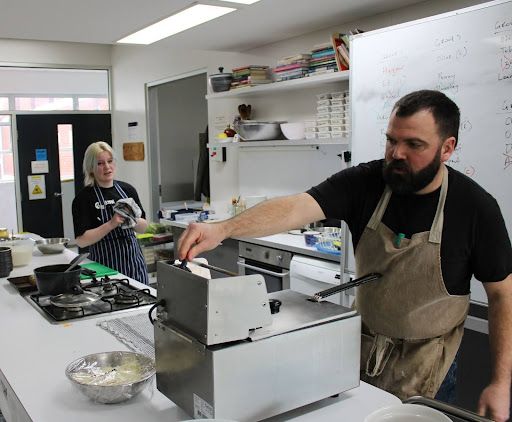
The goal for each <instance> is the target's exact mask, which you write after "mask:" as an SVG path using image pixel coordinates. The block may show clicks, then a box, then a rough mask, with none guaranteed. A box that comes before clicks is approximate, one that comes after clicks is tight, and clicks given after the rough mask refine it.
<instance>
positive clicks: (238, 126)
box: [233, 120, 282, 141]
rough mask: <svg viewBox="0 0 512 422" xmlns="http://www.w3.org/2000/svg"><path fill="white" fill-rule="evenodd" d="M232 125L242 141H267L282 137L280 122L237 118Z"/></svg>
mask: <svg viewBox="0 0 512 422" xmlns="http://www.w3.org/2000/svg"><path fill="white" fill-rule="evenodd" d="M233 126H234V127H235V130H236V131H237V133H238V135H240V138H242V140H244V141H269V140H274V139H281V138H282V133H281V122H258V121H255V120H239V121H235V123H234V124H233Z"/></svg>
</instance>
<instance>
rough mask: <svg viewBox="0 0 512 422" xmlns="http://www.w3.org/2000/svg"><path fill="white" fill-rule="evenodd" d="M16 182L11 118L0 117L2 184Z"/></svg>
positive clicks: (0, 178) (0, 171)
mask: <svg viewBox="0 0 512 422" xmlns="http://www.w3.org/2000/svg"><path fill="white" fill-rule="evenodd" d="M12 181H14V159H13V154H12V142H11V116H0V182H12Z"/></svg>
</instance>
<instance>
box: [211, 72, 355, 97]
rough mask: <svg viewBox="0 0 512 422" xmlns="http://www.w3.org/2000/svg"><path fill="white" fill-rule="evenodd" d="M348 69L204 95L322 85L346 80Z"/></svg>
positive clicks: (243, 94)
mask: <svg viewBox="0 0 512 422" xmlns="http://www.w3.org/2000/svg"><path fill="white" fill-rule="evenodd" d="M349 73H350V72H349V71H348V70H345V71H343V72H333V73H324V74H321V75H315V76H307V77H304V78H300V79H292V80H289V81H281V82H272V83H269V84H265V85H259V86H251V87H245V88H237V89H233V90H229V91H225V92H217V93H214V94H209V95H207V96H206V99H207V100H216V99H222V98H234V97H249V96H256V95H261V94H266V93H271V92H283V91H292V90H297V89H300V88H309V87H315V86H320V85H324V84H326V83H330V82H340V81H348V78H349Z"/></svg>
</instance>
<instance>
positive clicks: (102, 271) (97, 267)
mask: <svg viewBox="0 0 512 422" xmlns="http://www.w3.org/2000/svg"><path fill="white" fill-rule="evenodd" d="M80 266H81V267H82V268H88V269H89V270H92V271H96V275H95V277H96V278H99V277H104V276H106V275H116V274H119V271H116V270H113V269H112V268H109V267H106V266H105V265H102V264H99V263H98V262H89V263H87V264H81V265H80ZM89 278H92V276H90V275H85V274H80V280H87V279H89Z"/></svg>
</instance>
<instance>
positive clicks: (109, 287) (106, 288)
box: [103, 283, 115, 293]
mask: <svg viewBox="0 0 512 422" xmlns="http://www.w3.org/2000/svg"><path fill="white" fill-rule="evenodd" d="M114 289H115V286H114V285H113V284H112V283H106V284H103V291H104V292H105V293H107V292H111V291H112V290H114Z"/></svg>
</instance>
